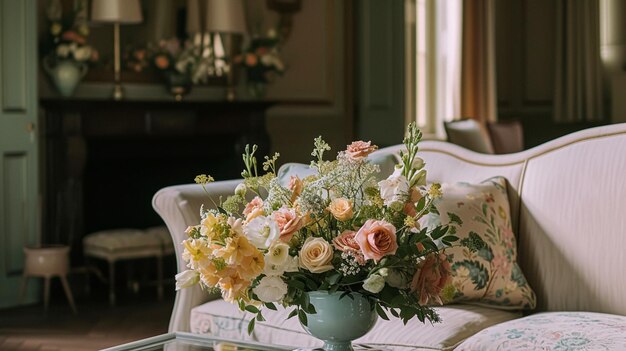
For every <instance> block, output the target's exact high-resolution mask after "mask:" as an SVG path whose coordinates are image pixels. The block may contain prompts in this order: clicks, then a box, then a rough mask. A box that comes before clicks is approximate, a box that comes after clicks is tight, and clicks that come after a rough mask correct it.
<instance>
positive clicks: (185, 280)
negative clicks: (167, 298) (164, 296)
mask: <svg viewBox="0 0 626 351" xmlns="http://www.w3.org/2000/svg"><path fill="white" fill-rule="evenodd" d="M199 281H200V273H198V272H196V271H193V270H191V269H188V270H186V271H183V272H180V273H178V274H176V290H180V289H184V288H188V287H190V286H193V285H195V284H197V283H198V282H199Z"/></svg>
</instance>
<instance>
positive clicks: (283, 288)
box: [176, 124, 458, 331]
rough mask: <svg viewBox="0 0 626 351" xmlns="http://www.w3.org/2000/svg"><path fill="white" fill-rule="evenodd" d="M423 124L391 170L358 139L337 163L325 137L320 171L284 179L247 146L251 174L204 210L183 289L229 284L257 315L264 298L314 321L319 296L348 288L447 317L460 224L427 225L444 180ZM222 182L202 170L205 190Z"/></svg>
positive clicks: (384, 303) (181, 278)
mask: <svg viewBox="0 0 626 351" xmlns="http://www.w3.org/2000/svg"><path fill="white" fill-rule="evenodd" d="M420 139H421V132H420V131H419V130H418V129H417V128H416V127H415V125H414V124H411V125H410V126H409V128H408V132H407V135H406V137H405V139H404V144H405V145H406V151H405V152H402V153H401V154H400V158H401V162H400V163H399V164H398V165H396V167H395V171H394V172H393V174H392V175H390V176H389V177H388V178H386V179H384V180H382V181H377V175H378V173H379V167H378V166H377V165H375V164H373V163H371V162H370V161H369V160H368V157H367V156H368V155H369V154H370V153H372V152H373V151H375V150H376V149H377V147H376V146H374V145H372V144H371V143H370V142H363V141H357V142H353V143H352V144H350V145H348V147H347V149H346V150H344V151H340V152H339V153H338V155H337V157H336V159H335V160H332V161H331V160H326V159H325V158H324V156H325V154H326V152H327V151H329V150H330V147H329V145H328V144H327V143H326V142H324V141H323V140H322V138H321V137H319V138H316V139H315V143H314V146H315V148H314V150H313V153H312V156H314V160H313V161H312V162H311V165H310V167H311V168H313V169H314V170H315V175H311V176H307V177H305V178H302V179H301V178H299V177H298V176H291V179H290V181H289V183H288V184H286V185H283V184H281V182H280V180H279V178H277V176H276V166H275V165H276V160H277V158H278V156H279V155H278V154H275V155H274V156H273V157H271V158H270V157H268V156H265V161H264V162H263V164H262V165H263V170H264V171H265V172H266V173H265V174H262V175H261V174H259V173H257V160H256V157H255V152H256V147H252V148H251V149H250V148H249V147H246V149H245V154H244V155H243V160H244V164H245V170H244V171H243V172H242V176H243V182H242V183H241V184H239V186H237V188H236V190H235V193H234V194H233V195H232V196H230V197H228V198H226V199H225V200H224V201H221V199H220V203H214V208H212V209H206V208H203V209H201V217H202V220H201V222H200V224H198V225H196V226H191V227H189V228H187V230H186V233H187V235H188V239H186V240H185V241H184V242H183V243H182V245H183V246H184V252H183V259H184V260H185V261H186V262H187V266H188V267H189V270H186V271H184V272H181V273H179V274H178V275H177V276H176V281H177V289H180V288H184V287H188V286H192V285H194V284H196V283H199V284H200V285H201V286H202V287H203V288H206V289H214V290H219V292H221V295H222V297H223V298H224V299H225V300H226V301H230V302H232V303H236V304H238V305H239V307H240V309H241V310H245V311H248V312H251V313H253V314H256V316H255V318H253V319H251V321H250V323H249V325H248V330H249V331H252V329H253V328H254V325H255V321H262V320H264V319H263V316H262V310H263V307H266V308H269V309H272V310H275V309H276V304H281V305H283V306H285V307H289V306H293V307H294V309H293V311H292V312H291V314H290V315H289V317H290V318H291V317H293V316H296V315H297V316H298V318H299V319H300V322H301V323H302V324H303V326H305V327H306V326H307V323H308V319H310V318H311V317H312V316H314V315H315V313H316V307H317V306H315V304H314V303H312V295H311V293H313V292H316V293H317V294H318V295H319V292H322V293H323V294H322V295H324V294H326V295H330V294H335V295H336V294H339V297H338V298H339V299H344V300H354V299H355V298H356V297H359V298H361V299H364V300H366V301H367V302H368V303H369V306H370V309H371V311H372V313H374V314H376V313H377V314H378V315H379V316H380V317H381V318H383V319H388V318H389V316H388V313H390V314H391V315H393V316H394V317H397V318H400V319H401V320H403V321H404V322H405V323H406V322H407V321H408V320H410V319H412V318H414V317H416V318H418V319H419V320H420V321H422V322H424V321H425V320H430V321H432V322H437V321H439V317H438V315H437V313H436V312H435V310H433V308H432V307H431V305H432V304H433V303H437V304H441V303H442V302H444V301H445V300H446V299H450V298H452V297H453V295H454V288H453V286H452V285H451V284H450V264H449V261H448V257H447V255H446V254H445V248H446V247H449V246H451V245H452V243H454V242H455V241H458V238H457V237H456V236H455V235H454V234H455V232H456V227H455V224H454V223H453V224H450V225H439V226H436V227H432V228H422V227H421V225H420V219H421V218H422V217H423V216H424V215H426V214H428V213H430V212H436V211H437V210H436V208H435V206H434V205H433V201H434V200H435V199H437V198H438V197H440V196H441V187H440V185H439V184H431V185H427V183H426V170H425V169H424V161H423V160H422V159H420V158H419V157H417V151H418V143H419V141H420ZM211 181H213V178H211V177H210V176H207V175H200V176H198V177H196V182H197V183H200V184H201V185H202V186H203V187H204V185H205V184H207V183H209V182H211Z"/></svg>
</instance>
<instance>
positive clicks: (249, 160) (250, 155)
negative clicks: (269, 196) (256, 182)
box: [241, 144, 259, 178]
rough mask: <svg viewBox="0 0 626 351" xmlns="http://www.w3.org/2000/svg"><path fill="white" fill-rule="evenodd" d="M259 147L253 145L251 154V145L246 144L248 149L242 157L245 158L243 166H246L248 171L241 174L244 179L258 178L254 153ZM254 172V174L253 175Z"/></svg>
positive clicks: (245, 170)
mask: <svg viewBox="0 0 626 351" xmlns="http://www.w3.org/2000/svg"><path fill="white" fill-rule="evenodd" d="M258 148H259V147H258V146H257V145H252V152H250V144H246V148H245V149H244V154H243V155H241V156H242V158H243V164H244V165H245V166H246V169H244V170H243V172H241V176H242V177H244V178H250V177H257V176H258V172H257V168H256V157H255V156H254V153H255V152H256V150H257V149H258ZM253 171H254V173H253Z"/></svg>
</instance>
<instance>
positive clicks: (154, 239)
mask: <svg viewBox="0 0 626 351" xmlns="http://www.w3.org/2000/svg"><path fill="white" fill-rule="evenodd" d="M83 248H84V253H85V256H86V258H87V256H89V257H96V258H99V259H103V260H105V261H107V262H108V263H109V302H110V303H111V305H115V263H116V262H117V261H120V260H131V259H138V258H147V257H154V258H156V261H157V293H158V297H159V300H161V299H162V298H163V256H166V255H169V254H172V253H173V252H174V247H173V245H172V239H171V237H170V235H169V232H168V231H167V228H165V227H154V228H149V229H147V230H138V229H112V230H104V231H100V232H96V233H92V234H89V235H87V236H86V237H85V238H84V239H83Z"/></svg>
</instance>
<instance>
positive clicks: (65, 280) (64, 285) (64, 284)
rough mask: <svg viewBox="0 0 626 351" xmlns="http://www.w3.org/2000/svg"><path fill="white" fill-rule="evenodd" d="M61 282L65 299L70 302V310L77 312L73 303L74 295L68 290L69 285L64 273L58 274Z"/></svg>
mask: <svg viewBox="0 0 626 351" xmlns="http://www.w3.org/2000/svg"><path fill="white" fill-rule="evenodd" d="M59 278H61V284H63V290H65V297H67V301H68V302H69V303H70V307H72V311H74V314H78V311H76V305H74V297H73V296H72V290H70V285H69V284H68V283H67V279H66V277H65V276H64V275H62V276H60V277H59Z"/></svg>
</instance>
